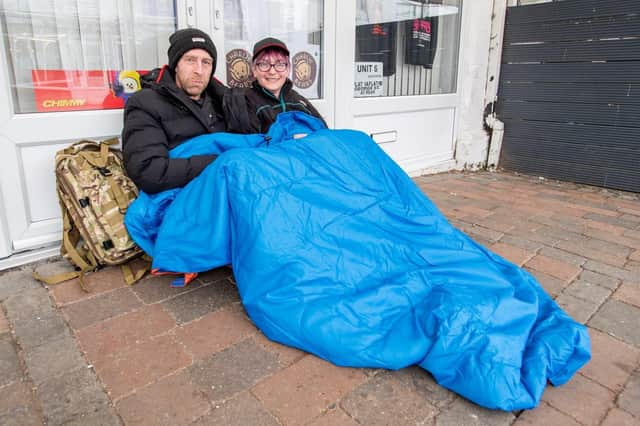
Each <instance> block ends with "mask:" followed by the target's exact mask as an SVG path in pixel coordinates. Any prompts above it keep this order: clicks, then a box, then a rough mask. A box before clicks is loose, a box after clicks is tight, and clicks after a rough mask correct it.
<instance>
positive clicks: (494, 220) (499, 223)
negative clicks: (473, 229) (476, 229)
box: [463, 214, 518, 234]
mask: <svg viewBox="0 0 640 426" xmlns="http://www.w3.org/2000/svg"><path fill="white" fill-rule="evenodd" d="M465 219H467V218H463V220H465ZM473 223H474V224H476V225H480V226H483V227H485V228H488V229H492V230H494V231H497V232H500V233H503V234H504V233H505V232H509V231H511V230H512V229H513V228H515V227H516V225H517V223H518V221H517V220H516V219H514V218H513V217H505V216H504V215H501V214H492V215H491V216H489V217H483V218H477V219H475V220H474V221H473Z"/></svg>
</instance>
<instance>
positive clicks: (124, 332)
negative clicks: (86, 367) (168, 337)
mask: <svg viewBox="0 0 640 426" xmlns="http://www.w3.org/2000/svg"><path fill="white" fill-rule="evenodd" d="M175 326H176V323H175V320H174V319H173V317H172V316H171V315H169V313H168V312H167V311H165V310H164V309H163V307H162V306H161V305H146V306H142V307H141V308H140V309H138V310H136V311H133V312H128V313H126V314H124V315H120V316H118V317H115V318H110V319H107V320H105V321H102V322H99V323H97V324H93V325H90V326H89V327H86V328H83V329H82V330H80V331H79V332H78V333H77V337H78V341H79V343H80V346H81V347H82V349H83V350H84V352H85V353H86V354H87V357H88V358H89V359H90V360H91V362H93V363H100V362H102V361H104V360H106V358H109V357H111V356H113V355H114V354H117V353H118V352H121V351H123V350H125V349H126V348H128V347H131V346H133V345H136V344H138V343H140V342H143V341H146V340H149V339H151V338H153V337H155V336H158V335H160V334H164V333H166V332H167V331H169V330H171V329H172V328H174V327H175Z"/></svg>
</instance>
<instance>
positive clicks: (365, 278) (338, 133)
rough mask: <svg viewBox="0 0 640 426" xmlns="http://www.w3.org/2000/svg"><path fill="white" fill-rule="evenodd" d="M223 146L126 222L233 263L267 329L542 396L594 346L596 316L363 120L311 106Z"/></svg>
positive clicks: (505, 404)
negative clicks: (516, 257)
mask: <svg viewBox="0 0 640 426" xmlns="http://www.w3.org/2000/svg"><path fill="white" fill-rule="evenodd" d="M205 152H206V153H221V155H220V156H219V157H218V158H217V160H216V161H215V162H213V163H212V164H211V165H209V166H208V167H207V168H206V169H205V170H204V171H203V172H202V174H201V175H200V176H199V177H197V178H196V179H194V180H193V181H192V182H190V183H189V184H188V185H187V186H185V187H184V188H182V189H176V190H171V191H166V192H163V193H160V194H156V195H151V196H150V195H147V194H144V193H142V194H140V197H139V198H138V199H137V200H136V201H135V202H134V203H133V204H132V205H131V206H130V207H129V210H128V212H127V216H126V220H125V223H126V226H127V229H128V230H129V232H130V233H131V236H132V237H133V238H134V240H135V241H136V242H138V243H139V244H140V246H141V247H142V248H143V249H144V250H145V251H146V252H147V253H148V254H149V255H151V256H152V257H153V267H154V268H158V269H161V270H164V271H173V272H201V271H206V270H209V269H212V268H215V267H218V266H222V265H226V264H232V266H233V271H234V275H235V278H236V281H237V283H238V289H239V292H240V296H241V298H242V302H243V304H244V307H245V309H246V311H247V313H248V315H249V316H250V317H251V319H252V320H253V322H254V323H255V324H256V326H257V327H259V328H260V329H261V330H262V331H263V332H264V334H265V335H266V336H268V337H269V338H270V339H272V340H275V341H277V342H280V343H283V344H286V345H289V346H293V347H296V348H300V349H302V350H305V351H308V352H311V353H313V354H316V355H317V356H320V357H322V358H324V359H326V360H329V361H331V362H333V363H334V364H337V365H341V366H351V367H379V368H388V369H399V368H403V367H407V366H410V365H414V364H417V365H419V366H421V367H423V368H424V369H426V370H428V371H429V372H430V373H431V374H433V376H434V378H435V379H436V381H437V382H438V383H439V384H441V385H442V386H445V387H447V388H449V389H451V390H453V391H455V392H457V393H459V394H461V395H463V396H465V397H466V398H468V399H470V400H472V401H474V402H476V403H478V404H480V405H483V406H485V407H488V408H497V409H502V410H509V411H511V410H519V409H524V408H533V407H535V406H536V405H537V404H538V402H539V400H540V397H541V395H542V392H543V390H544V388H545V386H546V384H547V381H550V382H551V383H552V384H554V385H561V384H563V383H565V382H566V381H567V380H569V379H570V378H571V376H572V375H573V374H574V373H575V372H576V371H577V370H578V369H579V368H580V367H582V366H583V365H584V364H585V363H586V362H587V361H588V360H589V359H590V341H589V336H588V334H587V331H586V328H585V327H584V326H582V325H581V324H578V323H576V322H575V321H574V320H572V319H571V318H570V317H569V316H568V315H566V314H565V313H564V312H563V311H562V310H561V309H560V308H559V307H558V305H556V303H555V302H554V301H553V300H552V299H551V298H550V297H549V296H548V295H547V294H546V293H545V292H544V290H543V289H542V288H541V286H540V285H539V284H538V283H537V282H536V280H535V279H534V278H533V277H532V276H531V275H530V274H529V273H527V272H526V271H524V270H523V269H521V268H519V267H517V266H516V265H514V264H512V263H510V262H508V261H506V260H504V259H503V258H501V257H500V256H498V255H496V254H493V253H491V252H490V251H488V250H487V249H485V248H484V247H482V246H480V245H479V244H477V243H475V242H474V241H473V240H471V239H470V238H469V237H467V236H466V235H465V234H463V233H462V232H460V231H458V230H457V229H455V228H454V227H453V226H451V225H450V224H449V223H448V222H447V220H446V219H445V217H444V216H443V215H442V214H441V213H440V212H439V211H438V209H437V208H436V207H435V205H434V204H433V203H432V202H431V201H430V200H429V199H428V198H427V197H425V195H424V194H423V193H422V191H421V190H420V189H419V188H418V187H417V186H416V185H415V184H414V183H413V182H412V181H411V179H410V178H409V177H408V176H407V175H406V174H405V173H404V172H403V171H402V170H401V169H400V168H399V167H398V166H397V165H396V164H395V163H394V162H393V160H391V159H390V158H389V157H388V156H387V155H386V154H385V153H384V152H383V151H382V150H381V149H380V148H379V147H378V146H377V145H376V144H375V142H373V141H372V139H371V138H369V137H368V136H367V135H365V134H364V133H361V132H358V131H353V130H329V129H326V128H324V126H323V124H322V123H321V122H320V121H319V120H317V119H315V118H313V117H311V116H309V115H306V114H303V113H299V112H291V113H284V114H280V115H279V116H278V119H277V122H276V123H275V124H274V125H273V126H272V127H271V129H270V130H269V133H268V134H267V135H248V136H243V135H231V134H213V135H206V136H200V137H198V138H195V139H192V140H191V141H189V142H187V143H185V144H183V145H181V146H180V147H178V148H176V150H174V151H172V153H171V155H172V156H176V157H181V156H182V157H184V156H190V155H195V154H201V153H205Z"/></svg>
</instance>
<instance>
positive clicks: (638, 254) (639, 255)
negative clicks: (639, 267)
mask: <svg viewBox="0 0 640 426" xmlns="http://www.w3.org/2000/svg"><path fill="white" fill-rule="evenodd" d="M629 260H634V261H636V262H640V250H635V251H634V252H633V253H631V254H630V255H629Z"/></svg>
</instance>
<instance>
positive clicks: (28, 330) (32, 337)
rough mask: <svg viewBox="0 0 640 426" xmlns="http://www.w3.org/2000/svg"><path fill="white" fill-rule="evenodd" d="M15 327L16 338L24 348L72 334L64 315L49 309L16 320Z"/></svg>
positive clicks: (30, 347)
mask: <svg viewBox="0 0 640 426" xmlns="http://www.w3.org/2000/svg"><path fill="white" fill-rule="evenodd" d="M13 329H14V332H15V336H16V340H17V341H18V343H19V344H20V346H21V347H22V348H23V349H24V350H30V349H33V348H35V347H38V346H40V345H43V344H45V343H47V342H50V341H52V340H56V339H60V338H62V337H64V336H69V335H70V332H69V328H68V327H67V324H66V323H65V322H64V319H63V318H62V315H61V314H60V313H59V312H56V311H47V312H44V313H43V314H41V315H34V316H31V317H28V318H24V319H22V320H18V321H15V322H13Z"/></svg>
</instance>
